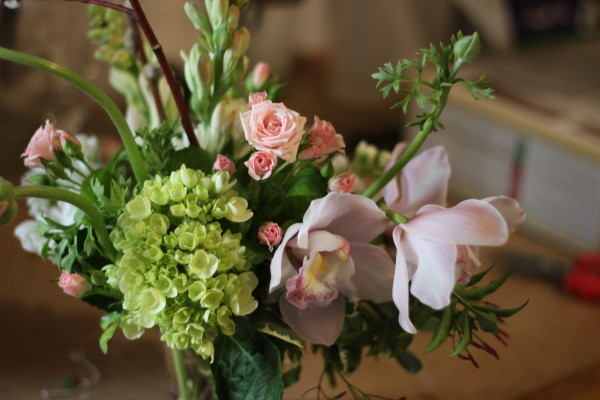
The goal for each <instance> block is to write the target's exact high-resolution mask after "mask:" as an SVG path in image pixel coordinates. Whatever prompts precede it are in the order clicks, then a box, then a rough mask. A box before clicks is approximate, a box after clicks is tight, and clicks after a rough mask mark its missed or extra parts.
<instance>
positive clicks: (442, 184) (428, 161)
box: [388, 146, 450, 218]
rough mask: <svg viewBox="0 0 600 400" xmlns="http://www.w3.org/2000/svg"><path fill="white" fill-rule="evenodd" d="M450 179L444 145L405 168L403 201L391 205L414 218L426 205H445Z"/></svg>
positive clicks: (417, 158) (402, 184) (401, 198)
mask: <svg viewBox="0 0 600 400" xmlns="http://www.w3.org/2000/svg"><path fill="white" fill-rule="evenodd" d="M449 178H450V163H449V162H448V154H446V150H444V148H443V147H441V146H438V147H434V148H432V149H429V150H426V151H424V152H422V153H421V154H419V155H418V156H416V157H415V158H413V159H412V160H411V161H410V162H409V163H408V164H406V167H404V169H403V171H402V173H401V175H400V191H401V197H400V201H399V202H397V203H396V204H392V205H391V206H390V208H392V209H393V210H396V211H398V212H401V213H402V214H404V215H406V216H407V217H409V218H411V217H413V216H414V215H415V214H416V212H417V211H418V209H419V208H420V207H422V206H424V205H425V204H438V205H445V204H446V195H447V193H448V179H449ZM388 204H389V203H388Z"/></svg>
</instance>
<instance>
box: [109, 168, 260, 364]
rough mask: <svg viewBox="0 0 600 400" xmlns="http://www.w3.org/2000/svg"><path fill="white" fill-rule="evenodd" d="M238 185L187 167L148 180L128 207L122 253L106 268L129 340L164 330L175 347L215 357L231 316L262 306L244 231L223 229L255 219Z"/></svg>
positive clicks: (119, 244)
mask: <svg viewBox="0 0 600 400" xmlns="http://www.w3.org/2000/svg"><path fill="white" fill-rule="evenodd" d="M234 183H235V182H232V181H230V180H229V173H227V172H224V171H220V172H216V173H214V174H212V175H205V174H204V173H202V172H201V171H196V170H192V169H189V168H186V167H185V165H184V166H182V167H181V168H180V169H179V170H177V171H174V172H172V173H171V175H170V176H169V177H164V178H160V177H156V178H154V179H153V180H148V181H146V182H144V187H143V189H142V190H141V192H140V193H139V194H138V195H137V196H136V197H134V198H133V199H132V200H131V201H129V202H128V203H127V204H126V205H125V211H124V213H123V214H122V215H121V216H120V217H119V219H118V222H117V225H118V227H117V228H116V229H115V230H114V231H113V232H112V233H111V239H112V241H113V243H114V244H115V247H116V248H117V249H118V250H120V251H121V252H122V254H123V255H122V257H121V258H120V259H119V261H118V262H117V263H116V265H108V266H106V267H105V268H104V271H105V273H106V275H107V281H108V283H109V285H111V286H112V287H114V288H117V289H119V290H120V291H121V292H122V293H123V297H124V299H123V316H122V319H121V328H122V329H123V332H124V334H125V336H126V337H128V338H130V339H135V338H137V337H139V336H141V335H142V333H143V331H144V329H147V328H151V327H153V326H158V327H159V328H160V331H161V333H162V340H164V341H165V342H166V343H167V344H168V345H169V346H170V347H173V348H177V349H186V348H191V349H193V350H194V351H196V352H197V353H198V354H199V355H200V356H202V357H204V358H209V357H212V356H213V352H214V346H213V340H214V338H215V337H216V336H217V335H218V334H219V332H220V333H222V334H225V335H232V334H233V333H234V332H235V323H234V322H233V320H232V319H231V317H232V316H233V315H237V316H243V315H247V314H249V313H251V312H253V311H254V310H255V309H256V307H257V306H258V303H257V301H256V300H255V299H254V297H253V296H252V291H253V290H254V289H255V288H256V286H257V285H258V279H257V277H256V275H254V273H253V272H251V271H249V269H250V267H251V264H250V263H249V262H248V260H247V259H246V258H245V247H244V246H242V245H240V240H241V234H239V233H232V232H231V231H230V230H225V231H224V229H223V226H222V224H226V222H225V221H224V220H229V221H231V222H244V221H247V220H248V219H249V218H250V217H251V216H252V213H251V212H250V211H249V210H248V209H247V206H248V203H247V201H246V200H245V199H243V198H241V197H239V196H238V195H237V192H235V191H234V190H232V189H231V187H232V186H233V184H234Z"/></svg>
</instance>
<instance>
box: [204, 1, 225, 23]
mask: <svg viewBox="0 0 600 400" xmlns="http://www.w3.org/2000/svg"><path fill="white" fill-rule="evenodd" d="M209 3H211V4H210V8H209V7H208V6H209ZM206 6H207V7H206V10H207V11H208V18H209V19H210V22H211V24H212V26H219V25H221V24H223V23H224V22H225V21H226V19H227V8H228V7H229V0H212V1H210V2H209V1H207V2H206Z"/></svg>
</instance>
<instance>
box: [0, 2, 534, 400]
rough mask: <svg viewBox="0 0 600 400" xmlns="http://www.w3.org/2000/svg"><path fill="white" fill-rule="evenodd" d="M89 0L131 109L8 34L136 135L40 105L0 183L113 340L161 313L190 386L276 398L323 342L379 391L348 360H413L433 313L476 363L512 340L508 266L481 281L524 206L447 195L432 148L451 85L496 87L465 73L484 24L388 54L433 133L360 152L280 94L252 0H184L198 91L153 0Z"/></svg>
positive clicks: (382, 79) (443, 165)
mask: <svg viewBox="0 0 600 400" xmlns="http://www.w3.org/2000/svg"><path fill="white" fill-rule="evenodd" d="M79 1H80V2H83V3H87V4H89V17H90V23H89V24H90V25H89V32H88V35H89V37H90V39H91V40H92V41H93V42H94V43H96V44H97V45H98V50H97V52H96V57H97V58H98V59H99V60H101V61H105V62H107V63H109V64H110V82H111V84H112V85H113V86H114V87H115V88H116V89H117V90H118V91H119V92H120V93H121V94H123V96H124V97H125V99H126V104H127V110H126V113H125V115H123V114H122V113H121V111H120V110H119V108H118V107H117V106H116V105H115V104H114V103H113V101H112V100H111V99H110V98H109V97H108V96H107V95H106V94H105V93H103V92H102V91H101V90H99V89H98V88H97V87H95V86H94V85H92V84H91V83H90V82H88V81H86V80H85V79H84V78H82V77H81V76H79V75H77V74H76V73H75V72H73V71H70V70H68V69H66V68H64V67H61V66H59V65H56V64H54V63H52V62H50V61H47V60H44V59H41V58H38V57H35V56H32V55H27V54H23V53H20V52H17V51H14V50H10V49H5V48H0V59H4V60H10V61H14V62H17V63H20V64H24V65H27V66H31V67H34V68H38V69H41V70H43V71H47V72H48V73H51V74H54V75H57V76H59V77H61V78H63V79H65V80H67V81H68V82H70V83H72V84H73V85H75V86H76V87H78V88H79V89H81V90H82V91H84V92H85V93H86V94H88V95H89V96H90V97H91V98H93V99H94V100H95V101H96V102H97V103H98V104H99V105H100V106H101V107H103V108H104V110H105V111H106V112H107V113H108V115H109V116H110V118H111V119H112V121H113V122H114V126H115V129H116V130H117V131H118V132H119V134H120V136H121V139H122V142H123V145H124V147H123V149H121V150H119V151H117V152H116V153H115V154H114V155H113V156H112V158H111V159H110V160H108V161H103V160H102V159H101V157H100V156H99V152H98V141H97V139H96V138H93V137H88V136H85V135H75V136H73V135H71V134H69V133H67V132H66V131H65V130H62V129H59V128H58V127H57V125H58V124H56V123H53V122H51V121H46V122H45V123H44V124H43V125H42V126H41V127H40V128H39V130H38V131H37V132H35V134H34V135H33V137H32V138H31V141H30V143H29V145H28V146H27V148H26V149H25V151H24V153H23V157H24V162H25V165H26V166H27V167H29V168H30V170H29V172H28V173H27V174H26V175H25V176H24V178H23V181H22V184H21V185H20V186H13V185H12V184H11V183H9V182H7V181H4V180H2V181H0V215H1V221H2V223H8V222H9V221H11V219H12V218H13V217H14V216H15V214H16V211H17V202H16V200H17V199H20V198H28V200H27V201H28V203H27V204H28V206H29V211H30V214H31V215H32V216H33V217H34V219H33V220H29V221H25V222H23V223H22V224H20V225H19V226H17V228H16V234H17V236H19V238H21V240H22V243H23V247H24V248H25V250H27V251H31V252H34V253H37V254H40V255H41V256H42V257H44V258H46V259H49V260H50V261H52V262H53V263H54V264H56V266H57V267H58V270H59V271H60V277H59V278H58V285H59V286H60V287H61V288H62V290H63V291H64V292H65V293H66V294H68V295H71V296H76V297H79V298H80V299H81V300H83V301H85V302H87V303H89V304H91V305H93V306H96V307H99V308H101V309H103V310H105V311H106V315H105V316H104V317H103V318H102V319H101V321H100V326H101V327H102V329H103V333H102V334H101V335H99V342H100V347H101V348H102V350H103V351H104V352H106V351H108V344H109V340H110V339H111V337H112V336H113V335H114V333H115V332H116V331H117V330H121V331H122V332H123V334H124V335H125V336H126V337H127V338H129V339H136V338H139V337H140V336H142V335H143V334H144V332H145V331H146V330H147V329H158V330H159V331H160V334H161V340H162V341H164V342H165V344H166V345H167V346H168V347H169V348H170V349H172V355H173V365H174V371H175V375H176V377H177V382H178V388H177V396H178V397H177V398H178V399H180V400H188V399H193V398H219V399H229V398H232V399H242V398H243V399H278V398H282V396H283V388H284V387H285V386H287V385H291V384H293V383H294V382H295V381H296V380H297V379H298V376H299V374H300V366H301V359H302V356H303V354H304V352H305V351H306V348H307V346H309V345H311V346H312V347H313V350H314V351H316V352H319V353H320V354H321V355H322V357H323V361H324V374H325V375H328V376H329V378H330V379H331V381H335V380H336V377H337V378H340V379H341V380H342V381H343V382H344V383H345V384H346V385H347V386H348V390H349V392H350V394H351V395H352V396H353V397H354V398H357V399H364V398H371V397H378V396H374V395H368V394H366V393H363V392H362V391H361V390H360V389H359V388H357V387H355V386H353V385H352V384H351V383H350V382H349V381H348V380H347V379H346V376H347V375H348V374H350V373H352V372H353V371H354V370H355V369H356V368H357V367H358V365H359V364H360V361H361V358H362V357H364V356H377V355H383V356H385V357H389V358H394V359H396V360H397V361H398V362H399V363H400V364H401V365H402V366H403V367H405V368H406V369H407V370H409V371H411V372H416V371H418V370H419V368H420V363H419V360H418V358H416V357H415V355H413V354H412V353H411V352H410V351H409V350H408V348H409V345H410V343H411V341H412V338H413V335H414V334H415V333H416V332H417V331H418V330H422V331H427V332H430V333H431V334H432V339H431V342H430V344H429V346H428V348H427V350H426V351H432V350H434V349H436V348H438V347H439V346H440V345H441V344H442V343H443V342H444V341H446V340H448V339H450V340H451V341H452V342H453V345H454V352H453V353H452V354H453V355H456V356H458V357H460V358H463V359H467V360H470V361H471V362H473V363H474V364H475V365H476V362H475V359H474V357H473V349H481V350H483V351H485V352H487V353H490V354H492V355H496V353H495V351H494V350H493V348H492V347H491V346H490V345H489V344H487V342H486V341H485V340H484V333H487V334H490V335H492V336H495V337H497V338H498V339H499V340H500V341H502V342H504V338H503V337H504V336H506V332H505V331H503V330H502V328H501V327H500V326H499V325H501V324H503V323H504V322H505V318H506V317H508V316H510V315H512V314H514V313H515V312H517V311H519V310H520V309H521V308H522V307H523V306H524V305H522V306H520V307H516V308H513V309H502V308H500V307H498V306H496V305H494V304H492V303H490V302H488V301H486V296H487V295H489V294H491V293H493V292H494V291H496V290H497V289H498V288H499V287H500V286H501V285H502V283H503V282H504V281H505V280H506V279H507V278H508V275H506V276H504V277H502V278H501V279H498V280H495V281H492V282H490V283H487V284H482V283H481V282H482V279H483V278H484V276H485V274H486V273H487V271H488V270H485V271H483V272H480V271H478V269H479V267H480V262H479V261H478V248H479V246H484V245H492V246H496V245H501V244H503V243H505V242H506V241H507V239H508V236H509V234H510V233H511V232H513V231H514V229H515V228H516V227H517V225H519V224H520V223H521V222H523V220H524V212H523V210H522V209H521V208H520V207H519V205H518V203H517V202H516V201H515V200H513V199H510V198H507V197H502V196H499V197H490V198H486V199H483V200H466V201H463V202H461V203H458V204H456V205H454V206H452V207H448V206H447V204H446V192H447V182H448V177H449V174H450V165H449V163H448V157H447V155H446V153H445V151H444V149H443V148H441V147H437V148H432V149H429V150H426V151H423V152H421V153H418V150H419V148H420V147H421V145H422V144H423V142H424V141H425V139H426V138H427V137H428V136H429V135H430V134H434V133H435V134H443V133H436V132H438V131H440V130H441V129H442V128H443V125H442V123H441V122H440V115H441V113H442V111H443V109H444V106H445V104H446V101H447V98H448V94H449V92H450V90H451V88H452V86H453V85H455V84H460V85H463V86H465V87H466V88H467V89H468V90H470V91H471V93H472V94H473V96H474V97H475V98H476V99H478V98H480V97H484V98H491V97H492V90H491V89H490V88H489V83H488V82H487V81H485V79H484V77H483V76H482V77H481V78H480V79H479V80H477V81H469V80H466V79H463V78H460V77H459V76H458V72H459V70H460V68H461V66H462V65H463V64H464V63H469V62H473V61H475V60H476V58H477V56H478V54H479V38H478V36H477V34H474V35H471V36H462V35H461V34H458V35H456V36H455V37H453V38H452V39H451V42H450V44H448V45H440V46H439V47H435V46H431V47H429V48H426V49H422V50H420V51H419V53H418V57H419V58H418V59H415V60H402V61H400V62H398V63H397V64H396V65H392V64H386V65H385V66H384V67H383V68H381V69H380V70H379V71H378V72H376V73H375V74H374V75H373V77H374V78H375V79H376V80H377V86H378V87H379V88H380V89H381V91H382V92H383V94H384V96H388V95H389V94H391V93H394V94H396V95H398V96H399V98H400V99H399V101H398V103H397V104H396V105H395V107H397V108H401V109H402V110H403V111H404V112H405V113H406V112H407V110H408V107H409V104H412V103H413V100H414V103H415V104H416V106H417V107H419V108H420V109H421V113H420V114H419V115H416V117H415V120H414V122H412V123H411V125H414V126H416V127H418V130H419V132H418V134H417V135H416V137H415V138H414V140H412V141H411V142H410V143H401V144H398V145H397V146H396V147H395V149H394V150H393V152H391V153H390V152H388V151H385V150H379V149H377V148H376V147H374V146H371V145H368V144H366V143H361V144H360V145H359V146H358V148H356V149H355V150H354V157H353V158H349V157H348V156H347V155H346V151H347V149H346V148H345V143H344V139H343V137H342V136H341V135H340V134H339V133H337V132H336V130H335V128H334V127H333V125H332V124H331V123H330V122H328V121H325V120H321V119H320V118H319V117H317V116H315V117H314V120H313V121H312V122H309V121H307V118H306V117H304V116H301V114H299V113H298V112H296V111H293V110H290V109H288V108H287V107H286V106H285V105H284V104H283V103H280V102H278V98H279V96H280V95H281V93H282V89H283V85H282V84H280V83H279V82H278V80H277V78H276V77H275V76H274V75H273V74H272V73H271V71H270V68H269V66H268V65H267V64H265V63H257V64H255V65H251V63H250V61H249V60H248V58H247V57H246V56H245V52H246V50H247V48H248V44H249V38H250V35H249V32H248V30H247V29H246V28H245V27H240V26H239V20H240V13H242V12H243V11H244V10H245V9H246V8H247V7H248V0H206V1H205V7H204V8H199V7H197V6H196V5H194V4H193V3H191V2H188V3H186V4H185V11H186V13H187V16H188V17H189V19H190V20H191V22H192V24H193V25H194V27H195V28H196V29H197V31H198V42H197V43H196V44H195V45H194V46H193V47H192V49H191V50H190V51H188V52H185V53H182V54H183V58H184V61H185V64H184V78H185V79H184V82H183V84H184V85H185V89H186V93H188V96H187V98H184V96H183V91H182V90H181V87H180V83H179V82H177V80H176V79H175V77H174V74H173V73H172V71H171V68H170V67H169V65H168V62H167V60H166V57H165V56H164V53H163V51H162V49H161V46H160V44H159V42H158V40H157V38H156V37H155V35H154V33H153V30H152V28H151V26H150V25H149V23H148V21H147V20H146V18H145V15H144V12H143V10H142V8H141V7H140V4H139V1H138V0H129V1H126V2H123V4H119V3H116V2H107V1H102V0H79ZM3 3H4V5H5V6H9V7H15V6H17V5H18V2H17V1H10V0H6V1H4V2H3ZM141 33H143V35H142V34H141ZM144 37H145V40H144ZM431 67H433V68H431ZM428 68H429V69H432V70H434V71H435V72H436V74H435V77H434V78H433V80H431V81H428V80H426V79H425V78H424V76H425V75H429V73H427V74H425V73H424V72H425V70H426V69H428ZM282 366H285V368H284V367H282ZM316 390H317V391H318V392H319V395H321V393H322V390H323V389H322V388H321V387H320V385H319V386H317V387H316Z"/></svg>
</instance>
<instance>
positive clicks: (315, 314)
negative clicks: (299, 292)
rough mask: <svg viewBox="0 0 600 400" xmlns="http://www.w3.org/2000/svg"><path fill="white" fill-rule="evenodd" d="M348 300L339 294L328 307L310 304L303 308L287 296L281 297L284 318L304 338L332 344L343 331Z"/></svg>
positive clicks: (315, 342) (317, 342)
mask: <svg viewBox="0 0 600 400" xmlns="http://www.w3.org/2000/svg"><path fill="white" fill-rule="evenodd" d="M345 308H346V302H345V299H344V297H342V296H339V297H338V298H337V299H335V300H333V301H332V302H331V303H330V304H329V305H328V306H326V307H317V306H309V307H308V308H306V309H304V310H302V309H300V308H298V307H296V306H294V305H293V304H291V303H290V302H289V301H288V300H287V299H286V298H285V296H281V298H280V299H279V309H280V310H281V314H282V315H283V320H284V321H285V322H286V323H287V324H288V325H289V326H290V327H291V328H292V329H293V330H294V332H296V333H297V334H298V335H299V336H300V337H301V338H302V339H304V340H307V341H309V342H311V343H314V344H323V345H325V346H331V345H332V344H334V343H335V341H336V339H337V338H338V336H339V335H340V332H341V331H342V327H343V325H344V317H345Z"/></svg>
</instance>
